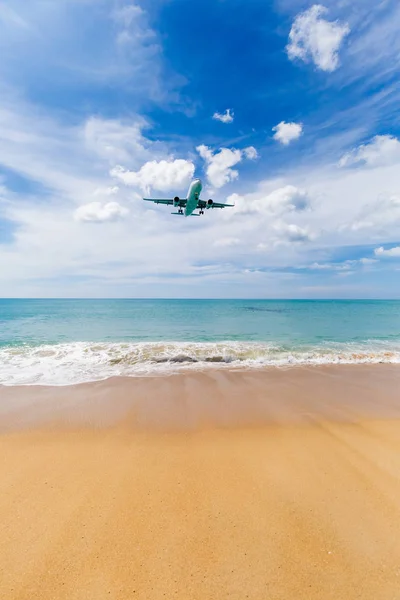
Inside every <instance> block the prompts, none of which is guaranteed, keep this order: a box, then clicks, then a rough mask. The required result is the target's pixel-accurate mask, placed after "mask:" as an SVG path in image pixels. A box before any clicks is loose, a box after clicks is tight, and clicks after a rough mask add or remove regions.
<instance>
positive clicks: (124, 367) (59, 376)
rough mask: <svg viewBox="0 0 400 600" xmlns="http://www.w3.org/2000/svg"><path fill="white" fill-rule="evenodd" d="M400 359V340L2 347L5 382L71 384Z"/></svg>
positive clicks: (0, 355) (2, 378)
mask: <svg viewBox="0 0 400 600" xmlns="http://www.w3.org/2000/svg"><path fill="white" fill-rule="evenodd" d="M363 363H371V364H374V363H400V342H390V343H389V342H383V341H382V342H379V341H374V342H362V343H358V344H356V343H348V344H338V343H331V344H329V345H327V344H321V345H319V346H318V347H317V346H309V347H306V346H301V347H297V348H287V347H284V346H281V345H278V344H271V343H260V342H216V343H214V342H197V343H195V342H193V343H189V342H170V343H163V342H153V343H151V342H146V343H144V342H143V343H93V342H74V343H65V344H54V345H41V346H31V345H23V346H14V347H11V346H8V347H3V348H1V349H0V384H2V385H7V386H10V385H71V384H77V383H84V382H88V381H99V380H103V379H108V378H109V377H115V376H125V377H135V376H138V377H143V376H149V375H157V374H159V375H165V374H172V373H178V372H181V371H184V370H201V369H205V368H231V369H232V368H238V367H244V368H262V367H269V366H271V367H272V366H276V367H289V366H295V365H324V364H325V365H327V364H363Z"/></svg>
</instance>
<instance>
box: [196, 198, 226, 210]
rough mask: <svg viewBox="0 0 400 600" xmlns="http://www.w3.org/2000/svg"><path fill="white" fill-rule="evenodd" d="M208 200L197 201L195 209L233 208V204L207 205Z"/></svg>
mask: <svg viewBox="0 0 400 600" xmlns="http://www.w3.org/2000/svg"><path fill="white" fill-rule="evenodd" d="M209 202H210V201H209V200H199V201H198V203H197V208H201V209H204V208H227V207H228V206H235V205H234V204H222V203H221V202H214V201H213V200H212V203H211V204H209Z"/></svg>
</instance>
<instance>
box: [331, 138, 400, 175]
mask: <svg viewBox="0 0 400 600" xmlns="http://www.w3.org/2000/svg"><path fill="white" fill-rule="evenodd" d="M398 162H400V140H399V139H398V138H396V137H395V136H393V135H377V136H375V137H374V138H373V139H372V140H371V141H370V142H368V143H367V144H361V146H358V148H355V149H354V150H352V151H351V152H348V153H347V154H345V155H344V156H342V158H341V159H340V161H339V167H352V166H354V165H358V164H361V165H365V166H367V167H380V166H385V165H393V164H396V163H398Z"/></svg>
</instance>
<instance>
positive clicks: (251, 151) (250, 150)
mask: <svg viewBox="0 0 400 600" xmlns="http://www.w3.org/2000/svg"><path fill="white" fill-rule="evenodd" d="M243 152H244V153H245V155H246V158H249V159H250V160H255V159H256V158H258V152H257V150H256V149H255V148H254V146H248V147H247V148H245V149H244V150H243Z"/></svg>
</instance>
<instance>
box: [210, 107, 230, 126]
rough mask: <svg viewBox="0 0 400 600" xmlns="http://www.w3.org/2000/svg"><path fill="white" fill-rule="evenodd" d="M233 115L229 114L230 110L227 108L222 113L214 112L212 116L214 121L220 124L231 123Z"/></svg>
mask: <svg viewBox="0 0 400 600" xmlns="http://www.w3.org/2000/svg"><path fill="white" fill-rule="evenodd" d="M233 118H234V113H233V112H231V109H230V108H227V109H226V111H225V112H224V113H222V114H221V113H218V112H215V113H214V114H213V119H215V120H216V121H221V123H233Z"/></svg>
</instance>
